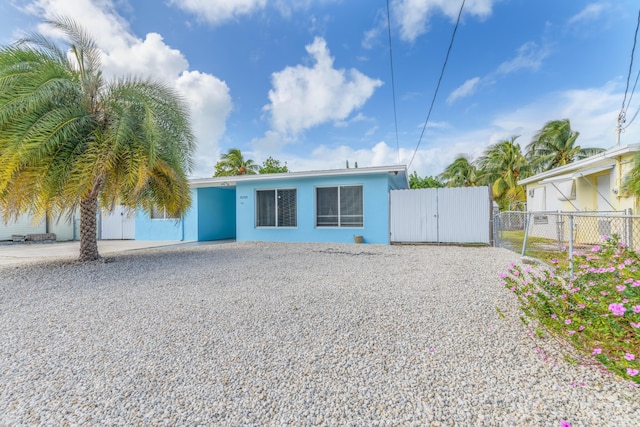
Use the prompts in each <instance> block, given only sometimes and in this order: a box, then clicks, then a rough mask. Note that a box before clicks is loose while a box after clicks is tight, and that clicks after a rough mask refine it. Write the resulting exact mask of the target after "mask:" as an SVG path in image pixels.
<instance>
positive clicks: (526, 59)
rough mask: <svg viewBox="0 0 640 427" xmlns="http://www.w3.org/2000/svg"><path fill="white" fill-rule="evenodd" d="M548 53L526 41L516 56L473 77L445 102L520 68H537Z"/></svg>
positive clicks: (462, 96)
mask: <svg viewBox="0 0 640 427" xmlns="http://www.w3.org/2000/svg"><path fill="white" fill-rule="evenodd" d="M549 54H550V51H549V49H548V47H547V46H546V45H545V46H538V44H537V43H535V42H527V43H525V44H523V45H522V46H520V47H519V48H518V50H517V52H516V56H515V57H513V58H511V59H509V60H507V61H504V62H503V63H501V64H500V65H498V67H497V68H496V69H495V70H494V71H492V72H490V73H489V74H487V75H486V76H484V77H474V78H472V79H469V80H467V81H466V82H464V83H463V84H462V85H460V86H458V87H457V88H456V89H454V90H453V92H451V93H450V94H449V96H448V97H447V103H448V104H453V103H454V102H456V101H457V100H458V99H461V98H465V97H467V96H470V95H473V94H474V93H475V92H476V90H477V89H478V87H479V86H480V85H483V86H489V85H493V84H495V83H496V79H498V78H500V77H502V76H505V75H508V74H511V73H515V72H516V71H520V70H534V71H536V70H538V69H539V68H540V67H541V66H542V63H543V61H544V60H545V58H547V57H548V56H549Z"/></svg>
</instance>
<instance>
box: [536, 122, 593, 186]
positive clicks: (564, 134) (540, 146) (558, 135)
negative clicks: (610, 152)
mask: <svg viewBox="0 0 640 427" xmlns="http://www.w3.org/2000/svg"><path fill="white" fill-rule="evenodd" d="M579 135H580V133H579V132H577V131H574V130H572V129H571V123H570V122H569V119H564V120H552V121H550V122H547V123H546V124H545V125H544V127H543V128H542V129H540V130H539V131H538V133H537V134H536V135H535V136H534V137H533V140H532V141H531V143H529V145H527V147H526V152H527V155H526V157H527V159H528V160H529V162H531V165H532V170H533V172H534V173H539V172H544V171H547V170H549V169H553V168H556V167H558V166H564V165H566V164H569V163H572V162H574V161H576V160H581V159H584V158H587V157H590V156H593V155H595V154H598V153H602V152H603V151H604V149H603V148H581V147H580V146H579V145H575V142H576V140H577V139H578V136H579Z"/></svg>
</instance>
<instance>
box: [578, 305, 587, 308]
mask: <svg viewBox="0 0 640 427" xmlns="http://www.w3.org/2000/svg"><path fill="white" fill-rule="evenodd" d="M578 307H580V308H585V307H586V306H585V305H584V304H578Z"/></svg>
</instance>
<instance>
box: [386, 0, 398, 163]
mask: <svg viewBox="0 0 640 427" xmlns="http://www.w3.org/2000/svg"><path fill="white" fill-rule="evenodd" d="M387 29H388V31H389V62H390V64H391V93H392V96H393V122H394V123H395V125H396V151H397V153H398V154H397V163H398V164H400V142H399V141H398V113H397V110H396V81H395V78H394V75H393V51H392V49H391V12H390V9H389V0H387Z"/></svg>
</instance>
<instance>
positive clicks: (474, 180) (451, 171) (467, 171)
mask: <svg viewBox="0 0 640 427" xmlns="http://www.w3.org/2000/svg"><path fill="white" fill-rule="evenodd" d="M439 178H440V180H441V181H442V182H443V183H444V184H445V186H447V187H475V186H477V185H482V177H481V174H480V171H479V170H478V168H477V167H476V166H475V165H474V164H473V163H472V162H471V161H469V158H468V157H467V156H466V155H464V154H460V155H458V157H456V159H455V160H454V161H453V163H451V164H450V165H449V166H447V168H446V169H445V170H444V172H442V173H441V174H440V176H439Z"/></svg>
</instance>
